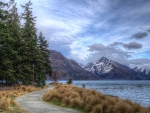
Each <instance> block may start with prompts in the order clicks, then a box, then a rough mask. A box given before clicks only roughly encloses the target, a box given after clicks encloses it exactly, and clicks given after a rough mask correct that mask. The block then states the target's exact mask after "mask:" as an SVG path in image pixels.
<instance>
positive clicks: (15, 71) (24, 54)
mask: <svg viewBox="0 0 150 113" xmlns="http://www.w3.org/2000/svg"><path fill="white" fill-rule="evenodd" d="M31 5H32V3H31V2H30V1H29V2H28V3H27V4H25V5H24V6H22V8H23V9H24V13H22V15H21V18H20V16H19V15H18V12H17V8H16V3H15V2H14V0H10V2H9V3H8V4H4V3H3V2H0V80H2V81H3V80H5V81H6V84H12V85H13V84H16V83H18V82H22V83H23V84H26V85H28V84H32V83H36V84H37V85H38V86H43V85H45V80H46V77H45V74H46V73H51V66H50V60H49V56H50V51H49V50H48V43H47V41H46V40H45V37H43V34H42V33H40V35H39V37H38V38H37V35H36V31H37V30H36V28H35V17H33V16H32V8H30V7H31ZM6 7H8V9H7V8H6ZM20 19H22V20H23V21H24V24H23V27H21V24H20V23H21V22H20Z"/></svg>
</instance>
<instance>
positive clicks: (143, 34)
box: [131, 32, 148, 39]
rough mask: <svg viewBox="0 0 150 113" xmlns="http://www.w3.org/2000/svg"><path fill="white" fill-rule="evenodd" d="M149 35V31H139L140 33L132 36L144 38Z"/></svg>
mask: <svg viewBox="0 0 150 113" xmlns="http://www.w3.org/2000/svg"><path fill="white" fill-rule="evenodd" d="M147 35H148V34H147V32H139V33H135V34H134V35H132V36H131V38H135V39H142V38H144V37H146V36H147Z"/></svg>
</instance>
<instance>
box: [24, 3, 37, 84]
mask: <svg viewBox="0 0 150 113" xmlns="http://www.w3.org/2000/svg"><path fill="white" fill-rule="evenodd" d="M31 5H32V3H31V2H30V1H29V2H28V3H27V4H25V6H23V5H22V8H23V9H24V13H22V18H23V19H24V21H25V23H24V27H23V29H22V32H23V35H22V37H23V41H24V43H23V46H22V49H21V50H22V59H23V60H22V64H23V65H22V68H21V69H22V70H21V71H22V74H23V77H22V82H23V84H31V83H32V82H33V81H34V65H35V62H34V60H35V59H34V57H35V52H36V51H35V49H36V46H37V35H36V31H37V30H36V28H35V17H33V16H32V10H31V8H30V6H31Z"/></svg>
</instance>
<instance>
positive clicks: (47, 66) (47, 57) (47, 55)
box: [38, 32, 52, 75]
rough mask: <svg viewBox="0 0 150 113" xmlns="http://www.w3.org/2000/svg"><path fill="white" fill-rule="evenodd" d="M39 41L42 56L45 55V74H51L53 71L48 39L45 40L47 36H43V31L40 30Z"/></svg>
mask: <svg viewBox="0 0 150 113" xmlns="http://www.w3.org/2000/svg"><path fill="white" fill-rule="evenodd" d="M38 41H39V49H40V51H41V53H42V57H43V61H44V67H45V71H46V73H45V74H49V75H51V72H52V68H51V65H50V63H51V62H50V50H49V49H48V47H49V46H48V43H47V40H45V37H44V36H43V33H42V32H40V34H39V37H38Z"/></svg>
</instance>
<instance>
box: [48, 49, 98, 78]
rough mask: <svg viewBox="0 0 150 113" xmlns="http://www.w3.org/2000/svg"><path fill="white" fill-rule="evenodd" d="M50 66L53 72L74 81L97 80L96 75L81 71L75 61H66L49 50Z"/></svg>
mask: <svg viewBox="0 0 150 113" xmlns="http://www.w3.org/2000/svg"><path fill="white" fill-rule="evenodd" d="M50 60H51V62H52V63H51V66H52V69H53V70H54V71H57V72H63V73H65V74H66V75H67V77H68V78H72V79H74V80H97V79H100V77H98V76H97V75H95V74H93V73H91V72H89V71H87V70H85V69H83V68H82V67H81V66H80V65H79V64H78V63H77V62H76V61H74V60H71V59H67V58H66V57H65V56H63V55H62V54H61V53H60V52H58V51H55V50H51V55H50Z"/></svg>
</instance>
